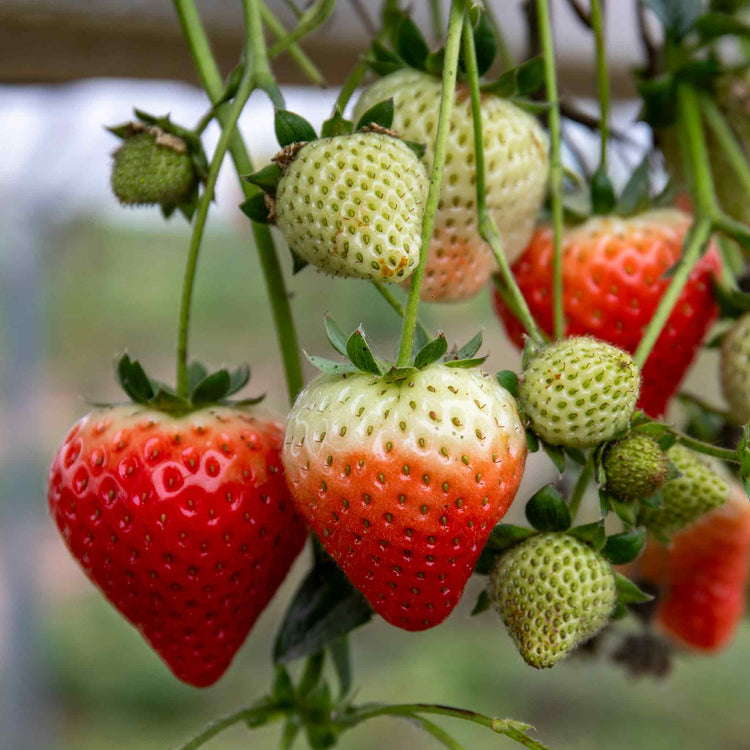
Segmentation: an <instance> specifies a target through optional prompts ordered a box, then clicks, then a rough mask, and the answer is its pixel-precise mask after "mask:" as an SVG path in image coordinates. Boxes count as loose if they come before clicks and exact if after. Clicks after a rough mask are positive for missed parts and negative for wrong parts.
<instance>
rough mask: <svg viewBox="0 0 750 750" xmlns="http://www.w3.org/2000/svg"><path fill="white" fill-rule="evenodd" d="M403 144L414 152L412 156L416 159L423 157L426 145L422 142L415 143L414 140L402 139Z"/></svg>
mask: <svg viewBox="0 0 750 750" xmlns="http://www.w3.org/2000/svg"><path fill="white" fill-rule="evenodd" d="M403 143H404V146H408V147H409V148H410V149H411V150H412V152H413V153H414V156H416V157H417V159H422V158H424V155H425V153H426V151H427V147H426V146H425V145H424V143H417V142H416V141H404V142H403Z"/></svg>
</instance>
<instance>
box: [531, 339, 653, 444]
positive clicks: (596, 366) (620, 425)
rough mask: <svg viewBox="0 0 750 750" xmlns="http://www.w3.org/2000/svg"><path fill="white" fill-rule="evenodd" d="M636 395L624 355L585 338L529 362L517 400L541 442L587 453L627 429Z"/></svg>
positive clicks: (636, 383) (636, 380)
mask: <svg viewBox="0 0 750 750" xmlns="http://www.w3.org/2000/svg"><path fill="white" fill-rule="evenodd" d="M639 391H640V374H639V372H638V367H637V366H636V364H635V362H633V358H632V357H631V356H630V355H629V354H627V353H626V352H624V351H622V350H621V349H618V348H617V347H615V346H612V345H611V344H606V343H604V342H603V341H599V340H597V339H595V338H593V337H591V336H575V337H572V338H568V339H563V340H562V341H558V342H556V343H554V344H551V345H550V346H548V347H546V348H545V349H543V350H542V351H541V352H540V353H539V354H537V355H536V356H535V357H534V358H533V359H532V360H531V361H530V362H529V364H528V365H527V366H526V368H525V369H524V371H523V377H522V378H521V385H520V392H519V397H520V402H521V408H522V409H523V410H524V412H525V413H526V416H527V417H528V418H529V420H530V421H531V427H532V429H533V430H534V432H536V433H537V434H538V435H539V436H540V437H541V438H542V439H543V440H545V441H546V442H548V443H550V444H552V445H565V446H569V447H575V448H588V447H591V446H594V445H598V444H599V443H602V442H604V441H605V440H609V439H611V438H612V437H614V436H615V435H616V434H617V433H618V432H620V430H623V429H625V428H626V427H627V426H628V424H629V423H630V419H631V417H632V416H633V412H634V411H635V405H636V402H637V401H638V394H639Z"/></svg>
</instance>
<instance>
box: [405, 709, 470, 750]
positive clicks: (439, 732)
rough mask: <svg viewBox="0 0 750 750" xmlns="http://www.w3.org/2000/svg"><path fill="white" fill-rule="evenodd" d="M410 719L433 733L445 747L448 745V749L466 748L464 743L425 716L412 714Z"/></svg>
mask: <svg viewBox="0 0 750 750" xmlns="http://www.w3.org/2000/svg"><path fill="white" fill-rule="evenodd" d="M409 721H411V722H413V723H415V724H416V725H417V726H418V727H419V728H420V729H422V730H423V731H425V732H427V734H431V735H432V736H433V737H434V738H435V739H436V740H437V741H438V742H439V743H440V744H441V745H442V746H443V747H447V748H448V750H464V747H463V745H461V744H460V743H459V742H456V740H454V739H453V737H451V736H450V735H449V734H448V732H446V731H445V729H443V728H442V727H439V726H438V725H437V724H434V723H433V722H431V721H430V720H429V719H425V718H424V716H410V717H409Z"/></svg>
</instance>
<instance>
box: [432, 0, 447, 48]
mask: <svg viewBox="0 0 750 750" xmlns="http://www.w3.org/2000/svg"><path fill="white" fill-rule="evenodd" d="M430 19H431V20H432V35H433V36H434V37H435V41H436V42H437V43H438V44H440V43H441V42H442V41H443V29H444V28H445V24H444V23H443V3H442V0H430Z"/></svg>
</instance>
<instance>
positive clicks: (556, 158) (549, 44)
mask: <svg viewBox="0 0 750 750" xmlns="http://www.w3.org/2000/svg"><path fill="white" fill-rule="evenodd" d="M536 9H537V16H538V20H539V39H540V41H541V46H542V54H543V55H544V81H545V87H546V90H547V101H548V102H549V104H550V110H549V123H548V124H549V137H550V164H549V187H550V203H551V205H552V231H553V255H552V311H553V316H554V332H555V338H556V339H561V338H563V336H565V309H564V307H563V273H562V233H563V203H562V187H563V174H564V172H563V163H562V156H561V148H562V136H561V129H560V100H559V97H558V93H557V75H556V72H555V45H554V40H553V38H552V24H551V23H550V13H549V0H536Z"/></svg>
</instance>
